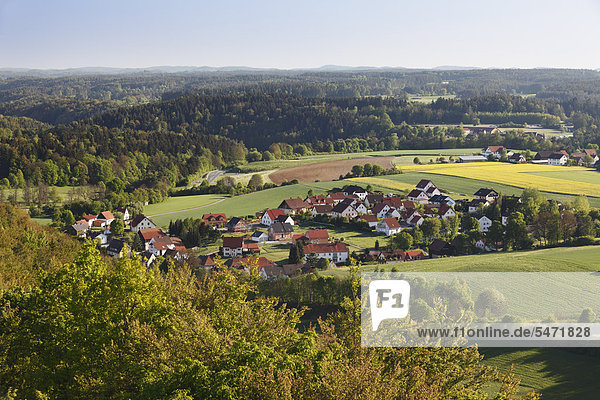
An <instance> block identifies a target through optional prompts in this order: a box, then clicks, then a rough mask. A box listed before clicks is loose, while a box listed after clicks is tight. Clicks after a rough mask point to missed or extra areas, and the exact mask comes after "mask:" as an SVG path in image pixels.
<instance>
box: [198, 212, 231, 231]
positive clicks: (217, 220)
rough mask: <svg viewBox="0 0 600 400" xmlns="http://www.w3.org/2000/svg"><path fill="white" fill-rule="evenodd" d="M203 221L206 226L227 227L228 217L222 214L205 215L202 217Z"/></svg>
mask: <svg viewBox="0 0 600 400" xmlns="http://www.w3.org/2000/svg"><path fill="white" fill-rule="evenodd" d="M202 221H203V222H204V223H205V224H206V225H210V226H212V227H213V228H218V227H222V226H225V224H226V223H227V216H226V215H225V214H223V213H220V214H204V215H202Z"/></svg>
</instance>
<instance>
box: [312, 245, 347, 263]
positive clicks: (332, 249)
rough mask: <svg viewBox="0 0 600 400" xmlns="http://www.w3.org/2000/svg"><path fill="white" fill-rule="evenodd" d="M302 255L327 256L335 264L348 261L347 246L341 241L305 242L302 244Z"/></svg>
mask: <svg viewBox="0 0 600 400" xmlns="http://www.w3.org/2000/svg"><path fill="white" fill-rule="evenodd" d="M304 257H305V259H309V258H311V257H315V258H319V259H322V258H328V259H329V260H331V261H333V262H334V263H336V264H337V263H343V262H346V261H348V246H346V243H342V242H335V243H314V244H307V245H306V246H304Z"/></svg>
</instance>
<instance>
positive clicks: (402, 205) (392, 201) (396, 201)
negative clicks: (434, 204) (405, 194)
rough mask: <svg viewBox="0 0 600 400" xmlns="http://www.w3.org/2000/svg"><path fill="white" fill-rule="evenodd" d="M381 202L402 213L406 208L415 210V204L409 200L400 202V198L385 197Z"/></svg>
mask: <svg viewBox="0 0 600 400" xmlns="http://www.w3.org/2000/svg"><path fill="white" fill-rule="evenodd" d="M383 202H384V203H385V204H387V205H388V206H390V207H393V208H396V209H398V210H399V211H403V210H405V209H407V208H415V203H414V202H413V201H410V200H402V199H401V198H400V197H395V196H393V197H385V198H384V199H383Z"/></svg>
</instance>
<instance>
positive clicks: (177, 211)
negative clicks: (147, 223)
mask: <svg viewBox="0 0 600 400" xmlns="http://www.w3.org/2000/svg"><path fill="white" fill-rule="evenodd" d="M228 198H229V197H226V198H224V199H221V200H217V201H213V202H212V203H210V204H205V205H203V206H198V207H191V208H184V209H182V210H175V211H169V212H164V213H158V214H152V215H148V217H157V216H159V215H169V214H177V213H180V212H184V211H191V210H198V209H200V208H205V207H210V206H214V205H215V204H219V203H220V202H222V201H224V200H227V199H228Z"/></svg>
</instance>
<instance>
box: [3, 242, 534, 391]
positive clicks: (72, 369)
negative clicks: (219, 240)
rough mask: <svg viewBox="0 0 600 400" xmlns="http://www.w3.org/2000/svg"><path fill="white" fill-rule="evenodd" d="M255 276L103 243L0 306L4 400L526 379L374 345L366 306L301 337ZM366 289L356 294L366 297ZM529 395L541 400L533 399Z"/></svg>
mask: <svg viewBox="0 0 600 400" xmlns="http://www.w3.org/2000/svg"><path fill="white" fill-rule="evenodd" d="M256 279H258V278H257V273H256V271H254V273H252V274H250V275H246V274H243V275H240V274H239V273H238V272H237V271H231V270H227V269H223V270H222V271H220V272H214V273H209V274H197V275H192V274H190V271H188V270H185V269H180V270H176V271H171V272H169V273H167V274H166V275H163V274H160V273H159V272H157V271H146V269H145V268H144V267H143V266H142V264H141V263H140V262H139V260H137V259H121V260H119V262H118V263H111V262H106V261H104V260H103V259H102V258H101V257H100V255H99V253H98V251H97V250H96V249H95V248H94V246H93V245H92V244H91V243H88V244H86V245H84V247H83V249H82V250H81V252H80V253H79V254H78V255H77V257H76V259H75V260H74V261H73V262H71V263H69V264H66V265H64V266H63V267H62V268H61V269H59V270H58V271H56V272H53V273H50V274H48V276H47V277H45V278H44V279H43V281H42V282H41V284H40V285H39V287H34V288H31V289H23V288H14V289H11V290H8V291H5V292H3V293H2V294H1V296H0V309H1V316H0V365H1V367H0V390H2V392H9V393H12V394H13V395H15V393H16V397H17V398H78V399H86V398H87V399H91V398H116V399H119V398H120V399H125V398H139V399H165V398H197V399H207V398H212V399H241V398H254V399H293V398H294V399H296V398H307V399H317V398H318V399H358V398H360V399H397V398H414V399H442V398H443V399H483V398H485V395H484V394H483V393H482V390H481V389H482V387H483V386H484V385H485V384H486V383H489V382H492V381H501V382H502V385H501V386H502V389H501V391H502V394H499V395H498V397H497V398H502V399H505V398H512V397H510V393H512V392H513V391H514V389H515V388H516V387H517V386H516V385H517V383H518V380H515V378H514V377H512V376H511V375H510V374H508V375H506V376H501V375H499V374H498V372H497V371H495V370H494V369H492V368H490V367H486V366H484V365H482V363H481V356H480V355H479V353H478V352H477V350H476V349H366V348H362V347H361V346H360V330H359V318H360V313H359V310H360V307H359V300H358V298H354V299H346V301H345V302H344V303H343V307H342V308H343V311H341V312H339V313H337V314H336V315H334V316H333V317H331V318H330V319H329V320H327V321H321V324H320V329H319V331H317V330H315V329H312V328H311V329H308V330H300V329H299V328H298V325H299V322H300V317H301V315H302V313H303V311H301V310H296V309H288V308H286V307H285V306H282V305H278V304H277V300H276V299H270V298H264V297H260V296H257V295H256V291H255V287H256V286H255V282H256ZM355 289H356V287H355ZM529 398H535V397H533V396H531V397H529Z"/></svg>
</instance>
